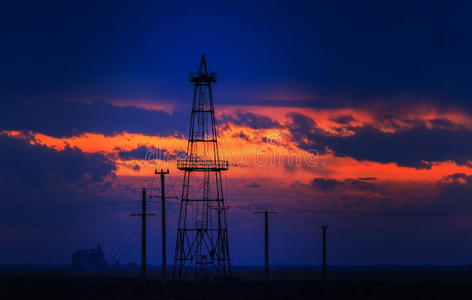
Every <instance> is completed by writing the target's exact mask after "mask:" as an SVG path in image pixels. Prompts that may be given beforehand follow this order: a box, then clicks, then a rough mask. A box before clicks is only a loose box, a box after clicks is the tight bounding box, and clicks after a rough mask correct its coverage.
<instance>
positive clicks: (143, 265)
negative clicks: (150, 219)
mask: <svg viewBox="0 0 472 300" xmlns="http://www.w3.org/2000/svg"><path fill="white" fill-rule="evenodd" d="M130 215H131V216H140V217H141V276H142V277H143V278H146V216H153V215H154V214H149V213H147V212H146V189H145V188H143V190H142V200H141V213H140V214H130Z"/></svg>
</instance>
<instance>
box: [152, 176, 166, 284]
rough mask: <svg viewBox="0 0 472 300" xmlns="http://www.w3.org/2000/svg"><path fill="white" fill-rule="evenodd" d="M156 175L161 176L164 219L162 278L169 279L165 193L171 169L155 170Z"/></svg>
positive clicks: (162, 214) (162, 215)
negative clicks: (166, 180) (166, 179)
mask: <svg viewBox="0 0 472 300" xmlns="http://www.w3.org/2000/svg"><path fill="white" fill-rule="evenodd" d="M155 174H156V175H161V217H162V226H161V229H162V235H161V236H162V277H163V278H164V279H166V278H167V258H166V257H167V256H166V255H167V254H166V249H167V246H166V192H165V181H164V180H165V175H167V174H169V169H167V171H166V172H164V171H163V170H162V169H161V171H160V172H157V170H155Z"/></svg>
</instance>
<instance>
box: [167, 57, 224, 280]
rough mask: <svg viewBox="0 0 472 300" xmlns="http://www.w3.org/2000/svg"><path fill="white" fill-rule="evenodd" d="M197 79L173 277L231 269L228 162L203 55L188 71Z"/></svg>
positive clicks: (183, 167) (184, 162) (198, 276)
mask: <svg viewBox="0 0 472 300" xmlns="http://www.w3.org/2000/svg"><path fill="white" fill-rule="evenodd" d="M189 81H190V82H193V83H194V84H195V87H194V94H193V104H192V115H191V119H190V131H189V136H188V144H187V156H186V158H185V160H179V161H177V168H178V169H180V170H183V171H184V172H185V173H184V179H183V185H182V197H181V202H180V214H179V224H178V228H177V241H176V247H175V256H174V274H173V275H174V278H175V279H180V280H182V279H187V278H190V277H194V278H196V279H207V278H209V277H210V276H211V277H224V276H229V275H231V263H230V255H229V242H228V227H227V223H226V211H225V209H226V208H225V204H224V199H223V184H222V180H221V171H225V170H228V162H227V161H223V160H220V157H219V152H218V140H217V138H218V134H217V130H216V121H215V111H214V107H213V95H212V85H211V84H212V83H213V82H216V74H215V73H208V70H207V66H206V61H205V56H204V55H202V58H201V61H200V68H199V71H198V73H190V76H189Z"/></svg>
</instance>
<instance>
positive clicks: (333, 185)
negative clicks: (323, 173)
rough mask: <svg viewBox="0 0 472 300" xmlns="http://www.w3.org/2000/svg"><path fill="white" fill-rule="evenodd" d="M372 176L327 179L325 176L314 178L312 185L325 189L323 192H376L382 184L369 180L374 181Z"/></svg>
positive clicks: (321, 189) (318, 188)
mask: <svg viewBox="0 0 472 300" xmlns="http://www.w3.org/2000/svg"><path fill="white" fill-rule="evenodd" d="M373 180H375V179H372V178H358V179H350V178H348V179H345V180H335V179H325V178H314V179H313V180H312V181H311V187H313V188H315V189H317V190H320V191H323V192H334V191H341V190H342V191H353V190H356V191H364V192H374V191H378V190H379V189H380V186H379V185H377V184H374V183H371V182H368V181H373Z"/></svg>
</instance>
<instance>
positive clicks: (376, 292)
mask: <svg viewBox="0 0 472 300" xmlns="http://www.w3.org/2000/svg"><path fill="white" fill-rule="evenodd" d="M240 275H246V277H251V276H249V275H250V274H240ZM279 275H280V274H279ZM285 275H287V274H285ZM292 275H293V274H292ZM294 276H295V277H300V278H303V277H305V278H306V277H313V278H312V279H310V280H308V279H289V280H282V279H273V280H269V281H264V280H257V279H244V280H231V281H225V282H163V281H162V280H159V279H153V278H151V279H148V280H146V281H142V280H141V279H138V278H125V277H123V276H120V277H103V276H96V277H78V275H71V274H66V275H59V274H54V275H51V274H29V275H27V274H2V275H0V299H472V275H468V274H455V275H454V274H435V275H430V274H403V275H402V274H368V275H367V274H352V273H349V274H341V273H340V274H330V278H329V279H328V280H327V281H326V282H323V281H321V280H320V279H319V274H311V275H310V274H301V275H300V274H299V276H296V275H293V276H288V277H291V278H293V277H294ZM242 277H244V276H242ZM252 277H253V278H254V277H257V276H252ZM275 277H282V276H281V275H280V276H275Z"/></svg>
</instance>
